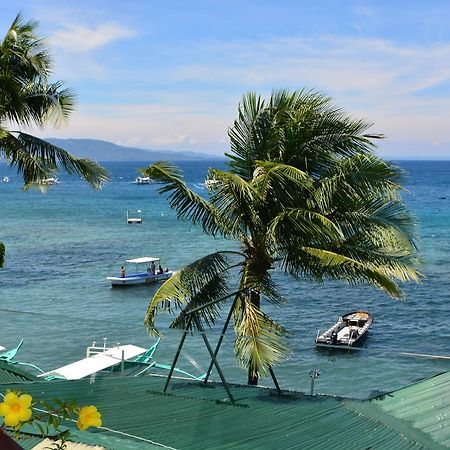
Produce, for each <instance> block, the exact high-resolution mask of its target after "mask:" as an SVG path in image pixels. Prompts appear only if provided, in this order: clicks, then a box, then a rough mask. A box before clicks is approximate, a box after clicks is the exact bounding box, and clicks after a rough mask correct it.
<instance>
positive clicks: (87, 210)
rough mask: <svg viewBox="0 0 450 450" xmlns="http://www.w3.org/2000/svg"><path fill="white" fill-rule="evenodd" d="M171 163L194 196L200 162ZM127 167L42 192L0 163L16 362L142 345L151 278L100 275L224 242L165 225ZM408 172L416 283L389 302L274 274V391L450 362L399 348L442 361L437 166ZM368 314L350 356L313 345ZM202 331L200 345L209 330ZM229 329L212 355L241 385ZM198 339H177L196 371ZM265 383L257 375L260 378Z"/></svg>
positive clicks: (364, 387)
mask: <svg viewBox="0 0 450 450" xmlns="http://www.w3.org/2000/svg"><path fill="white" fill-rule="evenodd" d="M210 164H211V165H213V166H214V167H220V166H221V163H220V162H186V163H181V167H182V168H183V170H184V174H185V176H186V179H187V181H188V183H189V185H190V186H191V187H192V188H193V189H196V190H198V192H202V189H203V187H202V184H201V183H202V182H203V181H204V179H205V175H206V171H207V169H208V167H209V165H210ZM142 165H143V164H141V165H140V164H139V163H109V164H108V163H107V164H105V166H106V167H107V168H108V169H109V170H110V172H111V175H112V178H111V180H110V182H109V183H108V184H107V185H106V186H105V187H104V189H103V190H102V191H101V192H95V191H92V190H91V189H90V188H89V187H88V186H86V185H85V184H84V183H83V182H82V181H81V180H80V179H77V178H73V177H72V178H71V177H68V176H64V175H61V176H60V180H61V181H62V183H61V184H59V185H55V186H53V187H52V188H51V189H50V190H49V192H48V193H47V194H45V195H43V194H40V193H38V192H35V191H30V192H21V179H20V177H19V176H18V175H17V174H16V173H15V172H13V171H11V170H10V169H9V168H7V167H6V166H4V165H0V179H1V178H3V176H4V175H6V174H7V175H8V176H9V177H10V182H9V183H0V193H1V202H0V227H1V228H0V240H2V241H3V242H4V243H5V244H6V246H7V264H6V267H5V269H4V270H1V271H0V344H1V345H3V346H5V347H12V346H15V345H16V344H17V342H18V341H19V340H20V339H21V338H23V339H24V340H25V343H24V345H23V347H22V349H21V351H20V353H19V356H20V359H21V360H23V361H28V362H32V363H34V364H37V365H39V366H41V367H42V368H43V369H45V370H50V369H53V368H55V367H59V366H61V365H64V364H67V363H69V362H71V361H73V360H76V359H79V358H81V357H83V355H84V353H85V349H86V346H88V345H89V344H90V343H91V342H92V340H96V341H97V342H99V341H100V342H101V341H102V338H103V337H108V340H109V341H110V342H113V343H115V342H120V343H133V344H136V345H141V346H145V347H147V346H149V345H151V343H153V342H154V338H151V337H149V336H148V335H147V332H146V330H145V328H144V326H143V317H144V314H145V311H146V308H147V305H148V303H149V300H150V298H151V297H152V294H153V293H154V292H155V289H156V288H157V287H156V286H142V287H135V288H130V289H111V288H110V287H109V285H108V283H107V281H106V277H107V276H109V275H115V274H118V271H119V268H120V265H121V263H122V262H123V260H124V259H126V258H133V257H140V256H159V257H161V259H162V264H163V266H164V267H166V266H168V267H170V268H171V269H177V268H180V267H182V266H183V265H185V264H187V263H189V262H191V261H193V260H194V259H196V258H198V257H200V256H203V255H205V254H207V253H210V252H212V251H214V250H216V249H233V248H235V247H234V246H235V244H233V243H231V242H225V241H223V240H220V239H217V240H214V239H211V238H209V237H206V236H204V235H203V234H202V233H201V231H200V230H199V229H197V228H195V227H191V226H190V225H189V224H188V223H183V222H180V221H178V220H177V219H176V216H175V214H174V212H173V211H171V210H170V209H169V208H168V205H167V202H166V200H165V198H164V197H163V196H160V195H159V194H157V192H156V189H157V186H155V185H147V186H137V185H134V184H132V183H131V181H132V180H133V179H134V178H135V176H136V175H137V174H136V172H135V170H136V168H138V167H141V166H142ZM401 166H402V167H403V168H404V169H405V170H407V172H408V173H409V175H410V178H409V179H408V180H407V182H406V187H407V188H408V190H409V192H407V193H405V199H406V201H407V203H408V204H409V206H410V208H411V209H412V210H413V211H414V213H415V214H416V216H417V217H418V220H419V223H420V226H419V227H418V234H419V236H420V239H419V249H420V254H421V258H422V262H423V266H422V269H421V271H422V273H423V274H424V276H425V277H424V280H423V282H422V283H421V284H420V285H415V284H410V285H407V286H405V292H406V293H407V297H406V300H404V301H396V300H392V299H390V298H389V297H387V296H385V295H383V294H381V293H380V292H378V291H377V290H376V289H374V288H371V287H358V288H355V287H348V286H347V285H346V284H345V283H327V284H325V285H312V284H308V283H304V282H298V281H295V280H293V279H291V278H290V277H288V276H285V275H283V274H276V275H275V277H276V279H277V281H278V282H279V284H280V286H281V288H282V292H283V294H284V295H285V297H286V299H287V302H286V304H284V305H282V306H281V307H280V308H273V307H268V308H267V311H268V312H269V314H271V315H272V316H273V317H274V318H276V319H277V320H279V321H280V322H281V323H283V324H284V325H285V326H286V327H287V328H288V329H289V330H290V332H291V337H290V343H291V347H292V354H291V356H290V358H289V359H288V360H287V361H286V362H285V363H283V364H282V365H280V366H278V367H276V368H275V373H276V375H277V377H278V379H279V382H280V384H281V386H282V387H283V388H286V389H294V390H299V391H305V392H309V387H310V381H311V380H310V377H309V373H310V370H311V369H313V368H319V369H320V370H321V375H320V377H319V379H318V380H317V382H316V391H317V392H320V393H324V394H336V395H344V396H353V397H354V396H357V397H366V396H368V395H369V394H370V393H373V392H374V391H386V390H392V389H395V388H398V387H400V386H402V385H404V384H408V383H411V382H413V381H415V380H417V379H420V378H422V377H426V376H430V375H434V374H436V373H438V372H442V371H445V370H450V360H433V359H425V358H419V357H410V356H406V355H402V354H401V353H402V352H415V353H423V354H432V355H446V356H450V348H449V347H450V331H449V323H450V320H449V317H450V314H449V313H450V306H449V300H448V299H449V292H450V281H449V276H450V273H449V267H450V265H449V262H450V237H449V234H448V230H449V227H448V224H449V220H450V183H449V179H450V162H413V161H411V162H402V163H401ZM127 209H128V210H130V211H136V210H137V209H141V210H142V214H143V218H144V222H143V223H142V224H141V225H127V223H126V211H127ZM360 308H361V309H367V310H369V311H371V312H372V313H373V314H374V316H375V322H374V324H373V325H372V327H371V329H370V334H369V337H368V339H367V341H366V343H365V345H364V348H363V350H361V351H354V352H351V353H345V352H341V353H335V354H329V353H327V352H317V351H316V350H315V348H314V345H313V342H314V338H315V336H316V333H317V330H318V329H319V328H321V329H323V328H325V327H327V326H329V325H331V324H332V323H334V321H335V320H336V318H337V317H338V316H339V315H340V314H342V313H344V312H347V311H350V310H353V309H360ZM169 319H170V318H169V317H167V316H162V317H161V318H160V320H159V325H160V328H161V329H162V330H163V331H164V332H165V334H164V337H163V339H162V342H161V344H160V346H159V349H158V351H157V354H156V359H157V360H158V362H162V363H170V361H171V358H172V357H173V354H174V352H175V349H176V346H177V344H178V340H179V338H180V334H179V332H177V331H170V330H168V324H169V323H170V322H169ZM219 328H220V323H219V324H218V326H217V329H215V330H213V331H212V332H211V334H210V335H211V338H212V340H215V339H214V338H215V336H216V335H217V332H218V331H219ZM232 343H233V341H232V331H231V330H230V333H229V335H228V337H227V338H226V339H225V341H224V345H223V348H222V350H221V353H220V355H219V361H220V362H221V365H222V368H223V370H224V372H225V375H226V377H227V379H229V380H230V381H232V382H237V383H245V382H246V374H245V373H244V371H243V370H241V369H240V368H238V367H237V366H236V363H235V360H234V354H233V347H232ZM207 364H208V362H207V357H206V350H205V348H204V345H203V342H202V340H201V338H200V337H199V336H192V337H188V339H187V343H186V348H185V351H183V353H182V356H181V359H180V363H179V366H180V367H182V368H184V369H185V370H188V371H190V372H192V373H196V374H200V373H203V372H204V371H205V370H206V367H207ZM262 384H265V385H270V380H269V379H265V380H262Z"/></svg>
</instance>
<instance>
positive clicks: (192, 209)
mask: <svg viewBox="0 0 450 450" xmlns="http://www.w3.org/2000/svg"><path fill="white" fill-rule="evenodd" d="M139 171H140V172H141V173H142V174H143V175H145V176H148V177H151V178H152V179H154V180H155V181H158V182H160V183H162V184H163V185H164V186H163V187H161V188H159V190H158V192H159V193H161V194H163V193H170V195H169V199H168V200H169V204H170V206H171V208H173V209H174V210H175V211H176V212H177V216H178V218H179V219H183V220H190V221H191V222H192V223H193V224H200V225H201V226H202V228H203V230H204V231H205V233H208V234H210V235H213V236H215V235H217V234H224V235H226V234H228V233H229V232H230V230H231V228H232V227H231V226H230V224H229V223H227V222H226V220H225V218H224V217H222V216H221V214H220V212H219V211H218V210H217V209H216V208H215V207H214V205H213V204H211V203H210V202H208V201H207V200H206V199H205V198H203V197H202V196H200V195H198V194H196V193H195V192H194V191H192V190H191V189H189V188H188V186H187V185H186V183H185V182H184V180H183V176H182V173H181V171H180V170H179V169H178V168H176V167H175V166H173V165H171V164H169V163H167V162H165V161H158V162H156V163H154V164H152V165H151V166H149V167H147V168H143V169H140V170H139Z"/></svg>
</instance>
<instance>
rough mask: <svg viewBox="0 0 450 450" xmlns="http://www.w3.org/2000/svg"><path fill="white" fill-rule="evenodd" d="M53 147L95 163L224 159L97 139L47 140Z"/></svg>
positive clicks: (204, 154) (203, 154)
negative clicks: (135, 146)
mask: <svg viewBox="0 0 450 450" xmlns="http://www.w3.org/2000/svg"><path fill="white" fill-rule="evenodd" d="M46 140H47V141H48V142H50V143H52V144H53V145H56V146H58V147H61V148H63V149H64V150H67V151H68V152H70V153H72V154H73V155H75V156H78V157H85V158H90V159H93V160H94V161H143V162H148V161H159V160H166V161H187V160H198V159H223V157H221V156H218V155H208V154H206V153H197V152H187V151H186V152H179V151H172V150H150V149H149V150H143V149H141V148H133V147H123V146H121V145H116V144H113V143H112V142H107V141H100V140H97V139H57V138H46Z"/></svg>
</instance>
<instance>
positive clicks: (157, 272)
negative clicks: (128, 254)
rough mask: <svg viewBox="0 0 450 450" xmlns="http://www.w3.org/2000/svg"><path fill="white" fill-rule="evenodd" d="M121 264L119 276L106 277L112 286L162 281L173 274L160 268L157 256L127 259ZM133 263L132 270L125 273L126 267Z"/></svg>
mask: <svg viewBox="0 0 450 450" xmlns="http://www.w3.org/2000/svg"><path fill="white" fill-rule="evenodd" d="M125 263H126V265H125V267H124V266H122V269H121V274H120V276H119V277H107V278H106V279H107V280H108V281H109V282H110V283H111V286H112V287H117V286H134V285H136V284H145V283H154V282H156V281H164V280H167V279H168V278H170V277H171V276H172V275H173V271H171V270H169V269H165V270H164V269H162V268H161V264H160V259H159V258H154V257H152V256H145V257H143V258H135V259H127V260H126V261H125ZM130 265H134V272H132V273H130V274H127V272H128V267H129V266H130Z"/></svg>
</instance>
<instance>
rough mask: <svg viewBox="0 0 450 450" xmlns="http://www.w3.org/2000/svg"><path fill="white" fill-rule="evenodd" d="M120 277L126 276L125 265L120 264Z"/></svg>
mask: <svg viewBox="0 0 450 450" xmlns="http://www.w3.org/2000/svg"><path fill="white" fill-rule="evenodd" d="M120 278H125V267H123V266H120Z"/></svg>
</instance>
